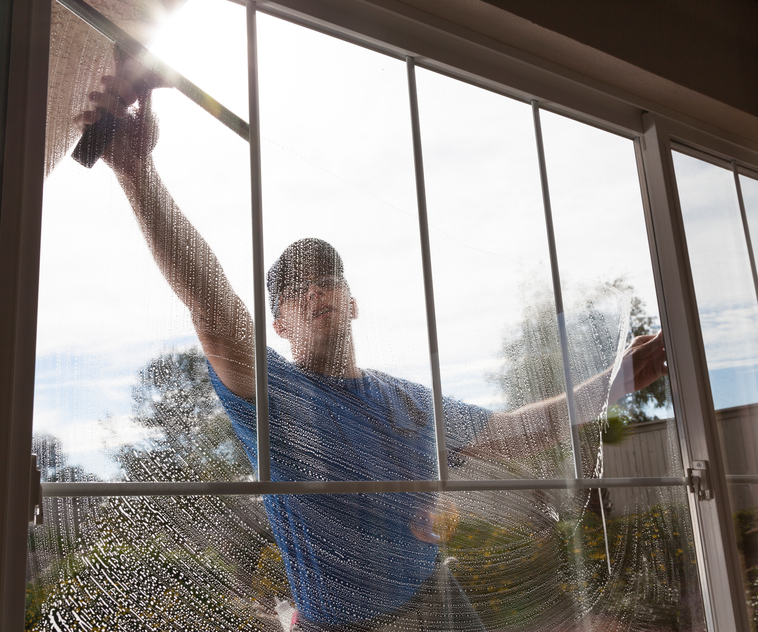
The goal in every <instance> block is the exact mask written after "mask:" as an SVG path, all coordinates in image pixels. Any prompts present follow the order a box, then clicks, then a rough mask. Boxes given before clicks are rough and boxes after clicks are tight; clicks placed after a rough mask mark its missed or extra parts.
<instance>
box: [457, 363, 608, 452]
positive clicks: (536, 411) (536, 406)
mask: <svg viewBox="0 0 758 632" xmlns="http://www.w3.org/2000/svg"><path fill="white" fill-rule="evenodd" d="M610 376H611V369H607V370H606V371H603V372H602V373H600V374H598V375H596V376H595V377H594V378H591V379H590V380H587V381H586V382H584V383H582V384H580V385H579V386H577V387H575V388H574V402H575V404H576V413H577V418H578V419H577V422H578V423H579V425H584V424H586V423H589V422H591V421H593V420H594V419H596V418H597V417H598V416H599V415H600V413H601V412H602V410H603V408H604V406H605V405H606V402H607V397H608V393H609V388H610V386H609V381H610ZM569 435H570V427H569V416H568V403H567V398H566V394H565V393H563V394H561V395H557V396H555V397H551V398H549V399H545V400H542V401H540V402H535V403H533V404H528V405H526V406H522V407H521V408H519V409H517V410H514V411H510V412H497V413H493V414H492V416H491V417H490V421H489V423H488V425H487V426H486V427H485V429H484V431H483V433H482V437H481V439H480V440H479V441H477V442H476V444H475V445H473V446H471V448H469V449H468V451H469V452H470V453H472V454H473V453H477V454H479V455H484V454H486V455H489V456H492V455H494V454H498V455H500V456H505V457H509V458H519V457H523V456H527V455H528V453H531V452H534V451H539V450H544V449H546V448H549V447H550V446H552V445H554V444H555V443H557V442H559V441H563V440H565V439H567V438H568V437H569Z"/></svg>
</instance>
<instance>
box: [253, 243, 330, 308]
mask: <svg viewBox="0 0 758 632" xmlns="http://www.w3.org/2000/svg"><path fill="white" fill-rule="evenodd" d="M324 276H334V277H337V278H340V279H342V278H344V266H343V265H342V257H340V255H339V253H338V252H337V251H336V250H335V249H334V247H333V246H332V245H331V244H329V243H327V242H325V241H324V240H323V239H316V238H314V237H308V238H307V239H300V240H298V241H296V242H294V243H292V244H290V245H289V246H287V247H286V248H285V249H284V252H282V254H281V255H280V256H279V258H278V259H277V260H276V261H275V262H274V265H272V266H271V268H270V269H269V271H268V274H267V275H266V287H267V288H268V300H269V306H270V307H271V313H272V314H273V315H274V318H277V317H278V314H279V298H280V297H281V295H282V292H284V288H286V287H287V286H290V285H295V284H297V283H302V282H303V281H304V280H307V279H314V278H318V277H324Z"/></svg>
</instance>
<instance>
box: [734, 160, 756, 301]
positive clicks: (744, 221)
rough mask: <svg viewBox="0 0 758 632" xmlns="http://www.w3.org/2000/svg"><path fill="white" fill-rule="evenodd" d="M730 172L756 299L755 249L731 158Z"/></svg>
mask: <svg viewBox="0 0 758 632" xmlns="http://www.w3.org/2000/svg"><path fill="white" fill-rule="evenodd" d="M732 173H733V174H734V186H735V187H736V189H737V200H738V202H739V204H740V215H741V216H742V228H743V230H744V231H745V243H746V244H747V256H748V258H749V259H750V272H752V274H753V286H754V287H755V296H756V298H757V299H758V269H757V268H756V265H755V251H754V250H753V240H752V239H751V238H750V226H749V225H748V221H747V211H746V210H745V200H744V198H743V197H742V185H741V184H740V174H739V172H738V170H737V161H736V160H732Z"/></svg>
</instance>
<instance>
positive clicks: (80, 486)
mask: <svg viewBox="0 0 758 632" xmlns="http://www.w3.org/2000/svg"><path fill="white" fill-rule="evenodd" d="M752 478H754V479H755V482H757V483H758V476H755V477H752ZM690 484H691V480H690V478H689V477H686V476H671V477H656V476H646V477H639V478H579V479H573V478H572V479H506V480H486V481H450V480H448V481H290V482H281V481H279V482H213V483H169V482H166V483H159V482H155V483H153V482H144V483H42V484H41V488H42V496H43V497H45V498H67V497H85V496H233V495H240V496H242V495H250V496H257V495H261V494H376V493H410V492H472V491H529V490H537V489H597V488H598V487H602V488H604V489H605V488H610V487H683V486H687V485H690Z"/></svg>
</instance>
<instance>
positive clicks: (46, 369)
mask: <svg viewBox="0 0 758 632" xmlns="http://www.w3.org/2000/svg"><path fill="white" fill-rule="evenodd" d="M258 27H259V77H258V79H259V86H260V94H261V137H262V143H261V154H262V162H263V180H262V190H263V213H264V258H265V263H266V267H268V266H269V265H271V263H272V262H273V261H274V259H275V258H276V257H277V256H278V255H279V253H280V252H281V251H282V250H283V248H284V247H286V246H287V245H288V244H289V243H291V242H292V241H294V240H296V239H299V238H302V237H309V236H317V237H321V238H323V239H326V240H327V241H329V242H330V243H332V244H333V245H334V246H335V247H336V248H337V249H338V251H339V252H340V253H341V255H342V257H343V259H344V261H345V268H346V275H347V278H348V280H349V282H350V287H351V290H352V292H353V295H354V296H355V297H356V299H357V301H358V306H359V317H358V319H357V320H356V321H355V324H354V329H355V338H356V346H357V355H358V362H359V364H360V366H362V367H370V368H374V369H379V370H383V371H386V372H388V373H391V374H393V375H397V376H399V377H404V378H407V379H412V380H415V381H418V382H421V383H423V384H427V385H428V384H430V381H431V380H430V376H429V361H428V346H427V334H426V325H425V322H426V321H425V313H424V303H423V280H422V277H421V268H420V247H419V232H418V230H419V229H418V220H417V214H416V191H415V180H414V172H413V154H412V145H411V129H410V115H409V110H408V95H407V83H406V68H405V65H404V63H403V62H401V61H399V60H396V59H392V58H389V57H385V56H382V55H380V54H378V53H374V52H371V51H367V50H364V49H361V48H359V47H356V46H354V45H351V44H347V43H344V42H341V41H338V40H335V39H332V38H329V37H327V36H325V35H321V34H318V33H315V32H311V31H308V30H306V29H303V28H301V27H297V26H294V25H291V24H288V23H285V22H282V21H280V20H277V19H275V18H272V17H269V16H265V15H260V16H259V21H258ZM150 47H151V49H152V50H153V52H155V53H156V54H157V55H159V56H160V57H161V58H162V59H164V60H165V61H166V62H167V63H168V64H170V65H172V66H173V67H175V68H176V69H177V70H179V71H180V72H182V73H183V74H185V75H186V76H187V77H188V78H189V79H191V80H192V81H194V82H196V83H197V84H198V85H200V87H202V88H203V89H204V90H206V91H207V92H209V93H210V94H212V95H213V96H214V97H215V98H217V99H218V100H219V101H220V102H222V103H223V104H225V105H226V106H227V107H229V108H230V109H232V110H233V111H235V112H236V113H238V114H239V115H240V116H241V117H242V118H244V119H245V120H247V119H248V114H247V80H246V72H247V70H246V60H247V52H246V43H245V20H244V9H243V8H242V7H239V6H237V5H234V4H232V3H230V2H226V1H225V0H188V2H187V3H186V5H185V6H184V7H183V8H182V9H181V10H180V11H179V12H177V13H176V14H175V15H174V16H172V17H171V18H170V19H168V20H167V21H166V23H165V24H164V25H163V28H162V29H161V30H160V31H159V33H158V34H157V36H156V38H155V40H154V41H153V42H151V43H150ZM417 72H418V75H417V80H418V91H419V107H420V119H421V131H422V143H423V152H424V166H425V181H426V194H427V202H428V209H429V221H430V240H431V248H432V258H433V278H434V292H435V300H436V310H437V323H438V329H439V343H440V365H441V370H442V380H443V392H444V393H445V395H450V396H454V397H457V398H459V399H462V400H465V401H468V402H471V403H476V404H480V405H483V406H486V407H489V408H501V407H503V406H505V405H507V402H505V401H504V400H503V396H502V393H500V392H499V391H498V389H497V388H496V387H495V386H494V385H493V384H492V383H491V381H489V380H488V379H487V376H488V375H489V374H491V373H493V372H497V371H499V370H500V369H501V367H502V364H503V358H502V357H501V355H500V353H501V347H502V344H503V340H504V339H508V338H509V336H513V334H514V332H515V331H516V330H517V327H518V324H519V323H520V322H521V321H522V320H523V318H524V313H525V309H527V308H528V307H529V306H530V305H532V304H534V302H535V301H536V300H538V299H539V298H540V297H542V296H544V294H545V291H546V290H549V288H550V270H549V262H548V252H547V239H546V233H545V225H544V215H543V206H542V198H541V191H540V182H539V172H538V168H537V159H536V149H535V141H534V132H533V127H532V113H531V109H530V108H529V106H528V105H526V104H524V103H518V102H515V101H513V100H511V99H508V98H505V97H503V96H500V95H496V94H494V93H491V92H488V91H485V90H482V89H479V88H476V87H473V86H471V85H468V84H464V83H461V82H458V81H455V80H453V79H450V78H447V77H443V76H441V75H437V74H435V73H432V72H430V71H427V70H424V69H423V68H419V69H418V70H417ZM154 100H155V110H156V112H157V114H158V117H159V119H160V130H161V137H160V141H159V144H158V146H157V148H156V150H155V152H154V157H155V162H156V165H157V167H158V171H159V173H160V174H161V177H162V179H163V180H164V182H165V183H166V185H167V187H168V189H169V191H170V192H171V194H172V196H173V197H174V199H175V200H176V202H177V204H178V205H179V206H180V208H181V209H182V210H183V211H184V213H185V214H186V216H187V217H188V219H189V220H190V221H191V222H192V223H193V224H194V225H195V226H196V228H197V229H198V230H199V232H200V233H201V234H202V235H203V236H204V237H205V238H206V239H207V241H208V242H209V243H210V245H211V247H212V248H213V250H214V251H215V252H216V253H217V255H218V256H219V258H220V260H221V262H222V265H223V266H224V270H225V272H226V274H227V276H228V277H229V279H230V281H231V283H232V285H233V287H234V288H235V289H236V291H237V292H238V293H239V294H240V296H241V297H242V298H243V300H245V302H246V303H247V304H248V305H249V306H252V298H251V296H252V292H251V288H252V270H251V268H252V264H251V261H252V257H251V219H250V194H249V186H250V172H249V158H248V156H249V148H248V145H247V143H246V142H245V141H243V140H242V139H241V138H239V137H238V136H237V135H236V134H234V133H233V132H231V131H229V130H228V129H226V128H225V127H223V126H222V125H221V124H220V123H218V122H217V121H215V120H213V119H212V118H211V117H210V116H209V115H208V114H206V113H205V112H204V111H202V110H200V108H198V107H197V106H196V105H195V104H193V103H191V102H189V101H188V100H187V99H185V98H184V97H183V96H182V95H180V94H179V93H177V92H176V91H174V90H159V91H157V92H156V94H155V97H154ZM542 125H543V134H544V138H545V148H546V154H547V165H548V174H549V178H550V191H551V199H552V205H553V212H554V222H555V231H556V241H557V249H558V256H559V265H560V270H561V278H562V281H563V285H564V292H565V297H566V305H567V313H568V314H569V316H570V317H571V318H573V320H572V322H576V323H580V322H581V311H577V308H576V307H575V306H576V305H578V304H580V303H582V301H583V300H584V297H585V296H587V295H588V293H590V294H591V293H592V292H593V291H595V290H597V291H603V290H600V289H599V288H602V287H603V283H607V282H611V281H613V280H614V279H616V278H618V277H623V278H625V279H626V281H627V282H628V283H630V284H631V285H633V286H634V289H635V293H636V294H637V295H638V296H639V297H640V298H642V299H643V300H644V302H645V304H646V307H647V310H648V312H649V313H651V314H652V315H656V316H657V306H656V299H655V289H654V286H653V279H652V272H651V264H650V251H649V247H648V245H647V233H646V229H645V224H644V218H643V210H642V203H641V199H640V187H639V181H638V177H637V170H636V162H635V157H634V149H633V144H632V141H631V140H629V139H625V138H621V137H618V136H615V135H612V134H609V133H607V132H603V131H601V130H598V129H596V128H593V127H589V126H587V125H583V124H580V123H577V122H575V121H571V120H569V119H566V118H563V117H560V116H557V115H554V114H550V113H545V112H543V113H542ZM755 197H756V199H758V195H756V196H755ZM757 232H758V231H757ZM42 239H43V245H42V259H41V276H40V312H39V324H38V343H37V354H38V357H37V381H36V393H35V432H38V433H39V432H50V433H53V434H55V435H56V436H58V437H60V438H61V439H62V440H63V442H64V445H65V446H75V447H69V448H68V450H69V452H70V458H71V459H72V460H73V461H77V460H78V461H80V462H82V464H83V465H85V466H86V467H87V468H88V469H91V470H95V471H100V472H105V471H107V469H108V455H109V454H110V452H111V451H112V450H113V449H114V448H115V447H117V446H118V445H120V444H121V443H124V442H128V441H133V440H136V439H138V438H139V437H140V436H141V433H142V432H143V431H142V430H141V429H139V428H137V427H135V426H134V425H133V424H132V423H130V417H129V415H130V411H131V392H132V387H133V386H134V385H135V384H136V383H137V380H138V371H139V369H140V367H141V366H143V365H144V364H145V363H146V362H147V361H148V360H149V359H150V358H152V357H154V356H155V355H157V354H158V353H160V352H161V351H162V350H167V349H181V348H186V347H188V346H191V345H195V344H197V340H196V337H195V336H194V332H193V329H192V325H191V322H190V319H189V316H188V314H187V312H186V310H185V309H184V307H183V306H182V305H181V304H180V303H179V301H178V300H177V299H176V298H175V297H174V296H173V295H172V294H171V292H170V290H169V289H168V286H167V285H166V284H165V282H164V281H163V279H162V278H161V276H160V274H159V273H158V271H157V269H156V267H155V265H154V263H153V262H152V260H151V258H150V256H149V253H148V251H147V248H146V247H145V245H144V243H143V241H142V238H141V236H140V234H139V231H138V229H137V226H136V223H135V221H134V219H133V217H132V214H131V211H130V209H129V206H128V204H127V202H126V200H125V198H124V195H123V193H122V192H121V190H120V189H119V187H118V185H117V183H116V181H115V178H114V177H113V175H112V173H110V171H109V170H108V168H107V167H106V166H105V165H104V164H102V162H100V163H98V164H97V165H95V167H94V168H93V169H92V170H91V171H89V170H86V169H84V168H82V167H80V166H79V165H77V164H76V163H74V162H73V161H72V160H70V159H64V160H63V161H62V162H61V163H60V164H59V165H58V166H57V167H56V169H55V171H54V172H53V173H52V174H51V175H50V176H49V178H48V180H47V182H46V186H45V192H44V208H43V235H42ZM707 256H708V255H707V254H705V255H704V257H705V258H707ZM706 283H707V285H708V287H711V286H712V285H713V284H714V283H716V284H717V285H718V279H711V280H709V281H707V282H706ZM605 295H606V296H608V297H610V299H609V300H610V302H609V303H608V313H609V320H611V321H613V322H616V321H614V318H617V317H620V316H622V315H623V313H624V310H625V301H624V299H623V297H617V296H616V297H615V298H614V296H615V295H613V294H612V293H610V294H608V293H607V292H606V294H605ZM698 296H699V297H700V294H699V295H698ZM717 304H718V301H716V302H715V303H714V305H717ZM730 309H734V310H737V311H732V312H726V311H724V310H721V311H719V310H718V309H716V310H715V317H717V318H718V317H723V318H725V319H727V323H729V322H731V320H729V319H730V318H732V317H734V318H741V317H743V316H744V314H742V313H741V312H739V309H740V307H739V305H735V306H734V307H733V308H732V307H730ZM748 317H749V316H748ZM269 320H270V319H269ZM268 325H269V326H268V327H267V340H268V343H269V345H270V346H272V347H273V348H275V349H276V350H277V351H279V352H280V353H283V354H285V355H286V354H287V353H288V349H287V344H286V343H285V341H283V340H281V339H279V338H277V336H276V334H275V333H274V332H273V329H272V328H271V326H270V322H269V323H268ZM579 329H580V327H579V326H578V325H577V327H576V330H577V331H578V330H579ZM614 335H616V336H618V337H624V336H625V335H626V332H625V331H620V330H619V331H617V332H616V333H615V334H614ZM588 344H589V343H588ZM714 344H715V346H714V349H717V351H714V352H713V353H716V354H718V353H719V351H718V349H720V348H721V347H720V346H719V345H720V344H721V343H719V342H717V343H714ZM709 353H711V352H710V351H709ZM710 357H711V356H710V355H709V361H710ZM725 357H726V356H725ZM756 357H758V355H756V354H755V353H753V351H750V352H749V353H747V352H746V355H745V357H744V362H745V366H746V367H748V370H750V371H755V368H756ZM602 361H603V362H606V361H609V362H612V361H613V358H612V357H610V358H606V357H604V359H603V360H602ZM586 362H588V363H590V362H595V363H597V362H598V360H597V359H596V358H595V359H591V358H590V356H589V354H588V356H587V358H586ZM714 362H716V361H714ZM715 366H716V365H714V367H715ZM751 367H752V368H751ZM596 368H597V369H598V370H600V369H602V368H604V367H596ZM718 369H719V370H725V371H727V373H729V372H730V371H732V369H733V365H732V364H730V363H729V361H728V360H725V359H724V358H723V357H722V358H721V359H719V360H718ZM754 383H755V381H753V384H754ZM743 395H744V389H740V396H743ZM730 397H731V396H730ZM729 401H737V399H729ZM727 403H728V402H727ZM107 419H110V422H108V423H103V420H107Z"/></svg>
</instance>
